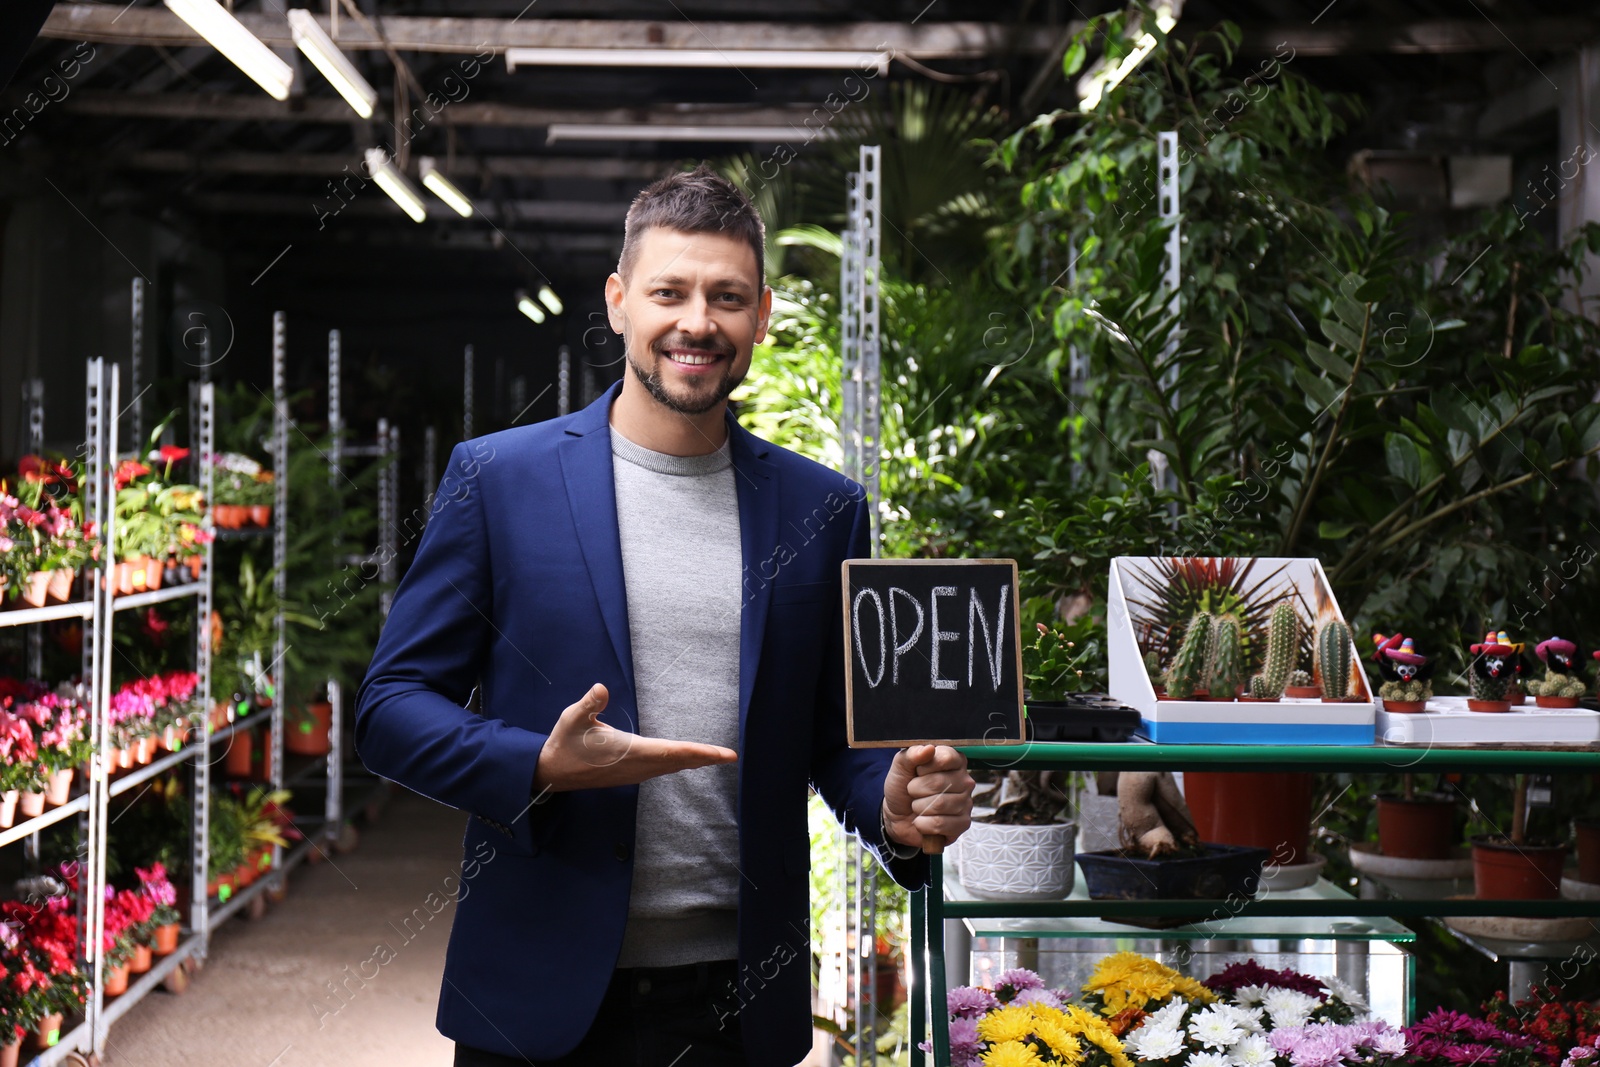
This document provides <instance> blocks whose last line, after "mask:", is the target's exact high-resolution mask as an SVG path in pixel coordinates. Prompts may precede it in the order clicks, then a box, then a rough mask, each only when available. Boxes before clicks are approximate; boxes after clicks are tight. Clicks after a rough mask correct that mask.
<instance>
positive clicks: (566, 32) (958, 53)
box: [39, 3, 1059, 59]
mask: <svg viewBox="0 0 1600 1067" xmlns="http://www.w3.org/2000/svg"><path fill="white" fill-rule="evenodd" d="M236 17H237V18H238V19H239V21H240V22H242V23H244V25H245V27H246V28H247V29H249V30H250V31H251V32H252V33H254V34H255V35H256V36H257V37H259V38H261V40H262V41H264V42H265V43H266V44H268V45H269V46H273V47H283V48H288V47H292V46H293V41H292V40H291V39H290V36H289V23H288V20H287V19H286V18H285V17H284V16H283V15H282V14H281V13H276V12H275V13H259V12H238V13H237V14H236ZM317 20H318V22H320V23H321V24H322V26H323V28H324V29H328V28H329V26H328V18H327V16H326V15H318V16H317ZM381 29H382V31H383V33H384V35H385V36H386V37H387V38H388V40H389V44H390V45H392V46H393V47H394V48H396V49H398V50H399V51H401V52H451V53H465V54H482V53H485V52H493V53H495V54H499V53H501V52H504V51H505V50H506V49H507V48H660V49H664V50H672V49H695V50H700V49H705V48H711V49H771V50H779V51H802V52H809V51H858V52H866V53H871V52H874V51H878V50H888V49H892V50H894V51H895V52H903V53H906V54H907V55H911V56H914V57H916V58H918V59H963V58H982V57H986V56H992V55H994V54H996V53H998V52H1007V51H1012V50H1015V51H1021V52H1029V53H1042V52H1046V51H1048V50H1049V48H1050V46H1051V44H1052V43H1053V42H1054V40H1055V37H1056V34H1057V32H1059V31H1058V28H1056V27H1051V26H1024V27H1019V28H1013V27H1010V26H1007V25H1004V24H1002V23H997V22H933V21H928V22H924V23H920V24H917V25H911V24H907V23H901V22H844V23H814V22H704V21H695V22H690V21H689V20H687V19H663V20H660V21H655V20H645V19H542V18H534V19H523V18H512V19H480V18H445V17H421V16H410V15H389V16H386V17H384V18H383V19H382V21H381ZM39 36H41V37H52V38H58V39H61V40H68V41H96V42H102V41H103V42H116V43H121V44H146V45H163V46H183V45H193V44H199V43H201V38H200V37H199V35H198V34H196V33H195V32H194V31H193V30H191V29H190V28H189V27H188V25H187V24H185V23H184V22H183V21H182V20H181V19H179V18H178V17H177V16H176V15H174V14H173V13H172V12H170V11H168V10H167V9H166V8H165V7H139V8H122V7H120V5H115V4H68V3H58V4H57V5H56V6H55V9H54V10H53V11H51V13H50V17H49V18H48V19H47V20H46V21H45V24H44V28H43V29H42V30H41V31H40V32H39ZM338 43H339V47H340V48H343V49H345V50H347V51H374V50H380V49H382V48H383V47H384V44H383V42H382V41H380V40H378V39H377V38H376V37H375V36H373V35H372V34H371V33H370V32H369V31H368V30H367V29H366V27H364V26H362V25H361V24H360V23H358V22H356V21H355V20H353V19H340V20H339V36H338Z"/></svg>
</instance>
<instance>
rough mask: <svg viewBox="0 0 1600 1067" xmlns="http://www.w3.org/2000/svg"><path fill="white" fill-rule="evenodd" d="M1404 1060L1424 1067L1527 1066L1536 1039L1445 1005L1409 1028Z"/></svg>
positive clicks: (1406, 1032)
mask: <svg viewBox="0 0 1600 1067" xmlns="http://www.w3.org/2000/svg"><path fill="white" fill-rule="evenodd" d="M1405 1034H1406V1044H1407V1045H1408V1046H1409V1051H1408V1052H1407V1054H1406V1060H1405V1062H1406V1063H1408V1064H1417V1065H1421V1067H1462V1065H1464V1064H1471V1065H1472V1067H1527V1064H1528V1063H1529V1062H1530V1061H1531V1059H1532V1052H1531V1049H1532V1047H1533V1040H1532V1039H1531V1038H1527V1037H1523V1036H1522V1035H1520V1034H1513V1033H1510V1032H1509V1031H1506V1030H1502V1029H1500V1028H1499V1027H1498V1026H1496V1025H1494V1024H1493V1023H1491V1022H1488V1021H1486V1020H1484V1019H1474V1018H1473V1017H1472V1016H1470V1015H1465V1014H1462V1013H1461V1012H1459V1011H1450V1010H1448V1009H1445V1008H1436V1009H1434V1010H1433V1012H1431V1013H1430V1014H1429V1015H1428V1016H1427V1018H1425V1019H1423V1020H1422V1021H1421V1022H1419V1023H1416V1024H1415V1025H1413V1026H1408V1027H1406V1030H1405Z"/></svg>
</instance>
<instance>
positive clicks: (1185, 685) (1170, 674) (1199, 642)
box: [1167, 611, 1211, 700]
mask: <svg viewBox="0 0 1600 1067" xmlns="http://www.w3.org/2000/svg"><path fill="white" fill-rule="evenodd" d="M1210 661H1211V615H1210V613H1208V612H1204V611H1201V612H1196V613H1195V615H1194V617H1193V618H1191V619H1190V620H1189V625H1188V626H1187V627H1185V628H1184V631H1183V641H1182V643H1180V644H1179V645H1178V651H1177V653H1176V654H1175V655H1173V657H1172V663H1171V665H1170V666H1168V667H1167V696H1168V697H1169V698H1171V699H1173V700H1203V699H1205V697H1206V695H1207V692H1208V691H1207V690H1205V689H1203V688H1202V686H1204V685H1206V684H1207V681H1208V677H1207V666H1208V665H1209V663H1210Z"/></svg>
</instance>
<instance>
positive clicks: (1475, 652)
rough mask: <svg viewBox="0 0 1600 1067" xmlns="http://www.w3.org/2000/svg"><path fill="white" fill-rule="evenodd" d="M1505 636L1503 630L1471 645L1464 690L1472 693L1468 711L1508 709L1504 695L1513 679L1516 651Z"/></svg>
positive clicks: (1491, 632) (1486, 635)
mask: <svg viewBox="0 0 1600 1067" xmlns="http://www.w3.org/2000/svg"><path fill="white" fill-rule="evenodd" d="M1504 637H1505V635H1504V632H1503V631H1502V632H1501V633H1499V634H1496V633H1495V632H1493V631H1490V632H1489V633H1487V634H1485V635H1484V637H1483V641H1482V642H1480V643H1478V644H1475V645H1473V646H1472V666H1470V667H1468V668H1467V688H1468V689H1469V690H1470V691H1471V693H1472V695H1471V696H1470V697H1468V698H1467V710H1469V711H1488V712H1500V711H1510V710H1511V701H1510V700H1509V699H1507V696H1506V694H1507V693H1508V692H1509V690H1510V689H1511V683H1512V681H1514V680H1515V675H1516V664H1515V662H1514V659H1513V657H1514V656H1515V654H1516V649H1514V648H1513V647H1512V646H1511V644H1510V642H1508V641H1506V640H1505V639H1504Z"/></svg>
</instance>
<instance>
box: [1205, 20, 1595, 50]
mask: <svg viewBox="0 0 1600 1067" xmlns="http://www.w3.org/2000/svg"><path fill="white" fill-rule="evenodd" d="M1597 29H1600V20H1597V19H1594V18H1586V17H1585V18H1543V19H1521V20H1518V21H1516V22H1504V23H1503V30H1504V32H1502V25H1501V24H1496V23H1492V22H1490V21H1489V20H1488V19H1481V18H1479V19H1433V20H1429V21H1427V22H1355V23H1343V24H1341V23H1337V22H1329V23H1325V24H1323V25H1321V26H1312V25H1309V24H1298V23H1285V24H1283V25H1279V26H1272V25H1266V26H1263V25H1255V26H1251V25H1245V26H1243V27H1241V30H1242V33H1243V40H1242V41H1241V42H1240V45H1239V51H1241V52H1248V53H1250V54H1252V55H1261V54H1263V53H1277V54H1279V55H1283V54H1284V53H1286V52H1288V50H1290V49H1293V53H1294V55H1296V56H1336V55H1355V54H1360V53H1369V54H1371V53H1382V54H1391V55H1408V54H1415V55H1424V54H1427V55H1445V54H1450V53H1459V52H1507V51H1511V50H1512V49H1519V50H1523V51H1552V52H1566V51H1570V50H1571V49H1574V48H1576V47H1577V46H1578V45H1579V44H1580V43H1581V42H1583V41H1585V40H1588V39H1589V38H1590V37H1592V36H1593V35H1594V33H1595V31H1596V30H1597ZM1182 35H1183V31H1182V30H1180V31H1179V36H1182Z"/></svg>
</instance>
